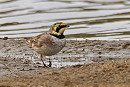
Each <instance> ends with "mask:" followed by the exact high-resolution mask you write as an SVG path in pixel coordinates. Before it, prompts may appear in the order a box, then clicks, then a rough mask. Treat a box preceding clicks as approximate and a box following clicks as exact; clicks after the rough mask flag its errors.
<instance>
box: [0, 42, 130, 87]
mask: <svg viewBox="0 0 130 87" xmlns="http://www.w3.org/2000/svg"><path fill="white" fill-rule="evenodd" d="M129 52H130V41H128V40H126V41H125V40H124V41H122V40H119V41H105V40H81V41H79V40H67V44H66V47H65V48H64V49H63V50H62V51H61V52H59V53H58V54H56V55H54V56H51V57H47V58H45V59H44V60H45V61H46V63H48V58H51V60H52V63H53V67H51V68H45V67H43V66H42V64H41V61H40V59H39V54H37V53H36V52H35V51H34V50H33V49H32V48H31V47H30V46H29V44H28V43H26V42H24V41H21V40H13V39H8V40H2V39H1V40H0V86H3V87H64V86H68V87H86V86H87V87H104V85H105V87H112V86H113V87H129V85H130V84H129V83H130V53H129Z"/></svg>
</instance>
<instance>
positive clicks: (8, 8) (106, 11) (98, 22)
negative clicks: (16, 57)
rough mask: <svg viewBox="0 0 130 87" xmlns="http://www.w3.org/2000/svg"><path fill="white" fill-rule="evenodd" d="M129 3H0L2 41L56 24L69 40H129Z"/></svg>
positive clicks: (91, 0) (44, 0)
mask: <svg viewBox="0 0 130 87" xmlns="http://www.w3.org/2000/svg"><path fill="white" fill-rule="evenodd" d="M129 20H130V1H129V0H107V1H106V0H80V2H79V0H0V38H2V37H9V38H17V37H32V36H36V35H38V34H41V33H42V32H45V31H47V30H48V29H49V27H50V25H52V24H53V23H55V22H61V21H62V22H65V23H68V24H69V25H70V26H71V27H70V28H69V29H67V30H66V32H65V35H66V37H67V38H69V39H77V38H87V39H105V40H113V39H115V40H130V21H129Z"/></svg>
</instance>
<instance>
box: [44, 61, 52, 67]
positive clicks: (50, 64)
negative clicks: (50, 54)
mask: <svg viewBox="0 0 130 87" xmlns="http://www.w3.org/2000/svg"><path fill="white" fill-rule="evenodd" d="M51 66H52V63H51V61H49V64H48V65H46V64H45V63H44V62H43V67H51Z"/></svg>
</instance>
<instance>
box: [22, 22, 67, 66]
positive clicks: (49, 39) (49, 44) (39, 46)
mask: <svg viewBox="0 0 130 87" xmlns="http://www.w3.org/2000/svg"><path fill="white" fill-rule="evenodd" d="M68 27H69V25H67V24H66V23H63V22H58V23H55V24H53V25H52V26H51V27H50V29H49V31H47V32H45V33H42V34H40V35H38V36H36V37H32V38H28V39H26V38H22V40H26V41H27V42H29V43H30V45H31V47H32V48H33V49H34V50H35V51H36V52H37V53H39V54H40V58H41V60H42V62H43V65H44V66H45V67H51V65H52V63H51V61H50V59H49V65H46V64H45V63H44V61H43V59H42V58H43V57H45V56H52V55H55V54H56V53H58V52H59V51H60V50H62V48H63V47H64V46H65V44H66V39H65V36H64V35H63V33H64V31H65V29H66V28H68Z"/></svg>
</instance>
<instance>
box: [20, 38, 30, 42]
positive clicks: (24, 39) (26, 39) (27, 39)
mask: <svg viewBox="0 0 130 87" xmlns="http://www.w3.org/2000/svg"><path fill="white" fill-rule="evenodd" d="M20 40H23V41H27V42H30V38H20Z"/></svg>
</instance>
